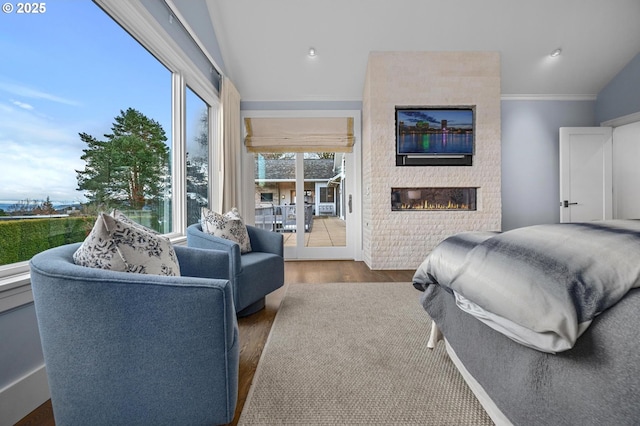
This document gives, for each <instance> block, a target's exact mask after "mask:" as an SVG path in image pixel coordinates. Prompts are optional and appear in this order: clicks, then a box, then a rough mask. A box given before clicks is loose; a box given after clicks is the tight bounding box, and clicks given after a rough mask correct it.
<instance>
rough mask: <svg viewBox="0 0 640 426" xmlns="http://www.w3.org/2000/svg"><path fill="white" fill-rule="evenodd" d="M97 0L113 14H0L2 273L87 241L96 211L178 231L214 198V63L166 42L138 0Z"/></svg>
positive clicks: (67, 10)
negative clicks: (115, 212) (177, 85)
mask: <svg viewBox="0 0 640 426" xmlns="http://www.w3.org/2000/svg"><path fill="white" fill-rule="evenodd" d="M97 3H99V4H100V5H101V7H105V10H107V11H108V12H109V13H110V14H113V15H114V17H115V18H117V21H118V22H119V23H117V22H116V20H114V19H113V18H112V17H111V16H109V14H107V13H105V11H104V10H102V9H101V8H100V7H98V6H97V5H96V3H94V2H87V1H57V2H52V3H47V8H46V12H45V13H42V14H39V15H29V16H27V15H17V14H4V16H2V23H1V25H0V49H1V50H2V54H3V58H2V63H3V66H2V67H1V68H0V111H1V113H0V147H1V149H2V156H1V157H0V158H1V159H2V169H3V173H2V177H1V178H0V179H1V181H2V183H1V184H0V278H1V277H2V276H8V275H9V274H10V273H11V270H12V269H11V268H13V267H14V266H15V268H16V271H20V270H22V271H24V262H25V261H27V260H29V259H30V258H31V256H33V255H34V254H36V253H38V252H40V251H42V250H45V249H47V248H50V247H53V246H57V245H62V244H66V243H70V242H74V241H82V240H83V239H84V238H85V236H86V234H87V232H88V230H89V229H90V228H91V226H93V222H94V221H95V217H96V214H97V213H98V212H99V211H110V210H111V209H114V208H117V209H119V210H122V211H124V212H125V214H127V215H128V216H129V217H131V218H132V219H134V220H136V221H138V222H140V223H142V224H144V225H146V226H149V227H151V228H154V229H156V230H158V231H160V232H162V233H166V234H176V233H177V234H181V233H183V232H184V226H185V225H186V224H189V223H192V222H193V219H191V218H190V216H194V217H195V214H196V213H195V212H196V211H197V212H198V213H199V207H200V206H202V205H207V203H208V200H210V198H211V192H210V188H211V182H210V173H209V167H210V164H209V163H210V158H209V153H210V152H211V151H212V149H211V147H210V144H211V143H212V141H210V140H209V139H210V137H209V134H210V129H209V127H210V123H217V122H218V121H217V120H212V117H211V112H213V114H216V113H217V112H218V109H217V107H216V106H215V104H216V102H217V96H215V95H214V96H212V95H211V93H217V87H215V85H216V82H217V80H216V79H214V78H211V76H209V75H206V76H203V71H202V69H203V68H206V69H207V70H208V69H209V68H211V69H213V67H205V66H202V57H204V54H202V55H200V57H199V58H198V60H197V61H190V59H189V57H188V55H185V54H184V53H183V52H172V51H171V50H170V48H169V47H170V46H172V44H170V43H166V42H163V38H162V37H160V36H158V34H156V33H154V31H157V26H156V25H148V22H145V20H147V21H148V20H149V19H150V18H149V16H150V15H149V14H148V13H147V12H146V11H145V12H144V13H140V14H139V15H136V14H135V13H133V14H132V13H131V12H132V11H133V12H135V10H134V9H136V8H137V9H138V10H141V9H142V8H143V7H142V6H141V5H140V4H138V3H135V4H132V3H128V2H116V1H113V2H111V1H110V0H100V1H97ZM106 6H109V7H106ZM160 6H162V7H165V6H164V4H163V3H162V2H159V3H158V4H157V5H156V4H155V3H154V4H153V7H160ZM114 10H115V13H114ZM118 12H119V13H118ZM116 15H119V16H120V18H118V16H116ZM151 19H152V18H151ZM172 23H173V24H175V23H174V21H173V20H172ZM121 24H122V25H123V26H124V27H125V28H126V30H125V29H123V27H122V26H121ZM178 24H179V23H178ZM180 30H181V31H183V33H184V28H182V27H180ZM167 32H169V33H170V31H169V30H167ZM132 35H133V36H132ZM134 36H135V38H134ZM163 37H167V36H166V34H165V35H164V36H163ZM169 37H174V36H172V35H170V36H169ZM138 40H139V41H138ZM185 40H186V41H185ZM188 41H189V38H188V37H183V39H182V40H181V41H180V43H183V44H184V43H186V42H188ZM154 43H155V45H154ZM180 43H179V44H180ZM143 45H144V46H143ZM192 50H197V49H192ZM150 52H153V54H152V53H150ZM196 63H197V64H196ZM175 76H179V78H177V79H176V78H175ZM216 78H217V75H216ZM175 81H181V82H182V83H181V84H182V85H183V87H182V89H181V90H182V93H186V95H185V99H184V100H176V98H175V96H176V95H175V94H176V93H177V92H179V91H176V89H175ZM187 84H189V87H188V88H187V87H186V85H187ZM172 85H173V86H172ZM205 94H206V95H205ZM204 99H206V101H205V100H204ZM212 105H213V106H212ZM180 117H186V121H185V120H183V119H180ZM183 127H184V128H183ZM181 135H185V136H184V137H183V136H181ZM176 153H178V155H182V156H183V157H182V158H180V157H176ZM184 157H186V158H184ZM176 214H178V217H177V218H178V220H177V221H176V220H174V219H176ZM185 215H187V217H186V218H185V217H183V216H185ZM21 262H22V263H21ZM3 265H4V266H3ZM20 265H23V266H20Z"/></svg>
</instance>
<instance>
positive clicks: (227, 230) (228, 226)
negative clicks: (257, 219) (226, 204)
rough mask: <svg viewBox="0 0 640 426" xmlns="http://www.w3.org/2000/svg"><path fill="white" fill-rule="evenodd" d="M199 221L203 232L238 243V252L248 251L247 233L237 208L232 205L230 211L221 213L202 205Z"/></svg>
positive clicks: (249, 245) (249, 249)
mask: <svg viewBox="0 0 640 426" xmlns="http://www.w3.org/2000/svg"><path fill="white" fill-rule="evenodd" d="M200 222H201V224H202V230H203V231H204V232H206V233H208V234H211V235H215V236H216V237H221V238H226V239H227V240H231V241H234V242H236V243H238V244H239V245H240V253H249V252H250V251H251V242H250V241H249V233H248V232H247V227H246V226H245V224H244V220H242V217H241V216H240V213H238V209H237V208H235V207H234V208H232V209H231V211H229V212H226V213H225V214H224V215H221V214H220V213H216V212H214V211H211V210H209V209H208V208H206V207H203V208H202V220H201V221H200Z"/></svg>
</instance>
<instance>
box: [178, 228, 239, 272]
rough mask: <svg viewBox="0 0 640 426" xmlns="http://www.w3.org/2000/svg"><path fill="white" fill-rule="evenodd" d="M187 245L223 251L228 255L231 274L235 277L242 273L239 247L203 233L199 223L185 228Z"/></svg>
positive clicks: (234, 243) (223, 239)
mask: <svg viewBox="0 0 640 426" xmlns="http://www.w3.org/2000/svg"><path fill="white" fill-rule="evenodd" d="M187 245H188V246H189V247H195V248H200V249H206V250H223V251H225V252H227V253H228V255H229V265H230V268H231V274H232V275H233V276H234V277H235V276H237V275H238V274H239V273H240V272H241V271H242V264H241V262H240V245H239V244H238V243H236V242H233V241H231V240H227V239H226V238H220V237H216V236H214V235H211V234H208V233H206V232H204V231H203V230H202V226H200V224H199V223H196V224H193V225H190V226H188V227H187Z"/></svg>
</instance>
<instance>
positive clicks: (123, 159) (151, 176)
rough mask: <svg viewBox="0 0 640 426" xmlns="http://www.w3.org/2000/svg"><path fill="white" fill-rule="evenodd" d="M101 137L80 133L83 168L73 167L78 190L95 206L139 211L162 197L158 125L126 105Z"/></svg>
mask: <svg viewBox="0 0 640 426" xmlns="http://www.w3.org/2000/svg"><path fill="white" fill-rule="evenodd" d="M111 130H112V133H111V134H106V135H104V137H105V140H104V141H100V140H98V139H96V138H95V137H93V136H91V135H89V134H87V133H80V134H79V135H80V139H81V140H82V141H83V142H85V143H86V144H87V148H86V149H84V150H83V152H84V154H83V155H82V157H81V158H82V159H83V160H84V161H85V163H86V165H85V169H84V170H76V173H77V180H78V190H80V191H85V195H86V197H87V198H88V199H89V200H90V201H91V202H93V203H95V204H96V205H98V206H103V207H111V206H114V207H115V206H126V207H128V208H131V209H134V210H139V209H142V208H143V207H144V206H145V204H147V203H148V202H150V201H152V200H156V199H158V198H161V197H162V191H163V189H164V188H163V186H162V184H163V182H165V181H166V176H167V174H168V164H169V148H168V147H167V145H166V144H165V142H166V140H167V137H166V135H165V132H164V129H163V128H162V126H161V125H160V124H159V123H158V122H156V121H155V120H153V119H149V118H147V117H146V116H145V115H143V114H142V113H140V112H139V111H137V110H135V109H133V108H129V109H127V110H126V111H120V115H119V116H117V117H115V119H114V123H113V126H112V127H111Z"/></svg>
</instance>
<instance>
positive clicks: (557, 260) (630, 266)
mask: <svg viewBox="0 0 640 426" xmlns="http://www.w3.org/2000/svg"><path fill="white" fill-rule="evenodd" d="M413 281H414V283H415V284H419V285H421V286H423V287H425V288H426V287H427V286H429V285H433V284H438V285H440V286H442V287H444V288H445V289H447V291H450V292H452V293H453V294H454V295H455V296H456V304H457V305H458V306H459V307H460V308H462V309H463V310H465V311H467V312H468V313H470V314H472V315H474V316H475V317H476V318H478V319H479V320H481V321H482V322H484V323H486V324H487V325H489V326H490V327H492V328H494V329H495V330H497V331H500V332H501V333H503V334H505V335H506V336H508V337H510V338H511V339H513V340H515V341H517V342H519V343H522V344H524V345H526V346H530V347H533V348H535V349H538V350H541V351H545V352H552V353H554V352H560V351H564V350H567V349H570V348H571V347H573V345H574V344H575V342H576V340H577V339H578V337H579V336H580V335H581V334H582V333H583V332H584V331H585V330H586V328H587V327H588V326H589V324H590V323H591V321H592V320H593V319H594V318H595V317H596V316H597V315H599V314H600V313H602V312H603V311H604V310H606V309H608V308H610V307H611V306H613V305H614V304H615V303H617V302H618V301H619V300H620V299H621V298H622V297H624V295H625V294H626V293H627V292H628V291H629V290H630V289H632V288H634V287H639V286H640V221H636V220H616V221H602V222H588V223H570V224H552V225H536V226H530V227H525V228H519V229H514V230H511V231H507V232H504V233H489V232H480V233H475V232H473V233H462V234H457V235H454V236H452V237H450V238H448V239H446V240H444V241H443V242H442V243H441V244H439V245H438V246H437V247H436V248H435V249H434V250H433V251H432V252H431V253H430V254H429V255H428V256H427V258H426V259H425V261H424V262H423V263H422V264H421V265H420V267H419V268H418V270H417V271H416V273H415V275H414V279H413Z"/></svg>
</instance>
